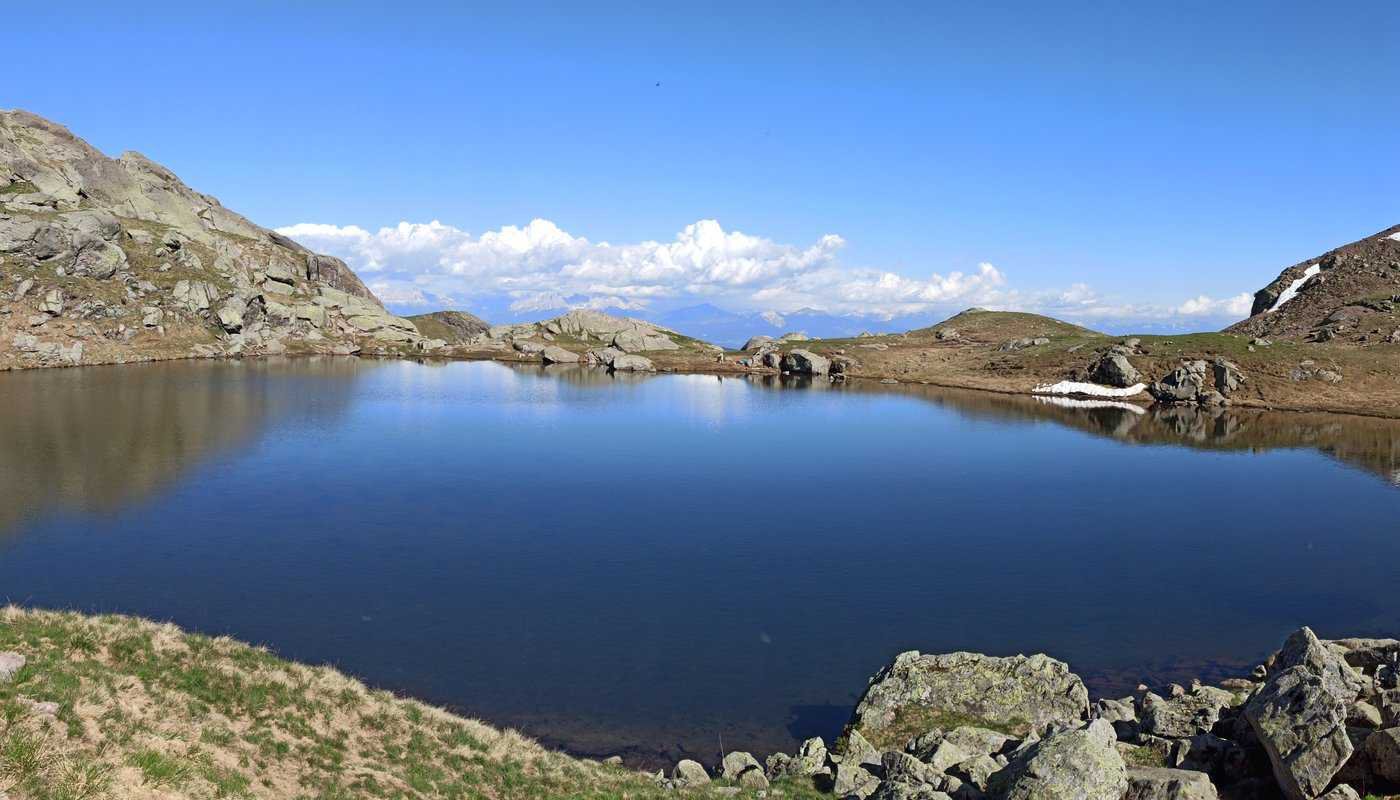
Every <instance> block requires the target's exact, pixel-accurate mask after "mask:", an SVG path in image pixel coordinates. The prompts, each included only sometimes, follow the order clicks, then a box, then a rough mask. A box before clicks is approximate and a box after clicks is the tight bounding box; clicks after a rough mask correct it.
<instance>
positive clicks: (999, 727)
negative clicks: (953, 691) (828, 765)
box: [860, 705, 1030, 750]
mask: <svg viewBox="0 0 1400 800" xmlns="http://www.w3.org/2000/svg"><path fill="white" fill-rule="evenodd" d="M962 727H974V728H986V729H987V730H991V731H996V732H998V733H1004V734H1006V735H1008V736H1024V735H1026V733H1027V731H1029V729H1030V723H1029V722H1027V721H1026V720H1022V719H1012V720H1008V721H1006V722H994V721H992V720H987V719H983V718H981V717H977V716H973V715H971V714H959V713H956V712H951V711H945V710H943V709H933V708H925V707H922V706H915V705H906V706H901V707H900V708H899V710H897V711H896V712H895V715H894V720H893V721H891V722H890V724H889V725H886V726H885V727H883V728H880V729H879V730H876V731H871V730H869V729H866V728H861V729H860V733H861V735H862V736H864V737H865V738H866V741H868V742H870V743H871V744H872V745H874V746H875V747H876V748H877V749H879V750H901V749H903V748H904V745H905V744H906V743H908V742H909V740H910V739H913V738H915V737H917V736H922V735H923V734H925V733H928V732H929V731H931V730H933V729H935V728H939V729H941V730H944V731H950V730H952V729H954V728H962Z"/></svg>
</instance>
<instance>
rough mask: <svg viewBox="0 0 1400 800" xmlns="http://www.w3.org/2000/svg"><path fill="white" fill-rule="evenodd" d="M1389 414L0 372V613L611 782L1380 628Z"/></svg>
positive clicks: (1394, 617)
mask: <svg viewBox="0 0 1400 800" xmlns="http://www.w3.org/2000/svg"><path fill="white" fill-rule="evenodd" d="M1398 471H1400V424H1397V423H1394V422H1387V421H1382V420H1368V419H1362V418H1348V417H1334V416H1328V415H1320V414H1313V415H1297V414H1281V413H1263V412H1256V413H1245V412H1232V413H1224V414H1222V413H1216V414H1205V413H1201V412H1197V411H1195V410H1168V411H1165V412H1148V413H1141V412H1139V411H1134V410H1131V409H1124V408H1099V409H1079V408H1066V407H1061V406H1057V405H1051V404H1047V403H1043V402H1039V401H1036V400H1034V399H1030V398H1015V397H1007V396H998V395H990V394H978V393H971V392H957V391H947V390H936V389H929V388H926V387H917V388H916V387H906V386H882V385H878V384H876V385H864V384H862V385H853V386H847V387H828V386H825V385H811V384H806V383H800V382H784V381H779V380H777V379H769V380H746V379H725V380H720V379H718V378H715V377H713V376H637V377H622V376H617V377H610V376H608V375H607V374H605V373H602V372H599V371H595V370H587V369H580V368H572V367H571V368H564V369H558V370H556V369H553V368H551V369H542V368H539V367H511V366H506V365H502V364H494V363H453V364H441V365H430V364H416V363H409V362H372V361H359V360H355V359H326V360H296V361H280V362H278V361H249V362H246V363H184V364H167V365H150V366H125V367H112V368H86V369H79V370H61V371H43V372H29V373H14V374H0V599H8V600H9V601H12V602H18V603H23V604H29V605H35V606H45V607H60V608H75V609H82V610H87V611H118V612H125V613H132V614H139V615H144V616H148V617H154V618H157V619H168V620H173V621H175V622H177V623H179V624H181V625H184V626H187V627H189V628H192V629H197V630H200V631H204V632H208V633H214V634H225V633H226V634H231V635H233V636H236V637H239V638H241V639H245V640H249V641H253V642H259V643H265V644H267V645H269V646H270V647H272V648H273V649H274V650H276V651H277V652H278V653H280V654H282V655H284V656H287V657H289V658H295V659H301V660H305V661H310V662H318V663H329V664H334V665H336V666H338V667H340V668H342V669H344V670H346V671H348V672H351V673H353V674H355V675H357V676H359V677H361V678H363V679H365V680H366V681H367V682H369V683H371V684H373V685H376V686H380V687H384V688H389V689H393V690H396V691H400V692H405V693H410V694H413V695H416V696H419V697H422V698H424V699H427V700H429V701H432V702H435V703H439V704H443V705H447V706H450V707H452V708H454V709H456V710H459V711H461V712H464V713H467V714H470V715H474V716H477V717H480V718H483V719H486V720H488V721H491V722H493V723H497V724H500V725H507V726H514V727H518V728H521V729H523V730H525V731H527V732H529V733H531V734H533V735H535V736H537V737H539V738H541V739H543V740H544V741H545V742H547V743H548V744H551V745H553V746H557V747H563V748H567V749H570V750H572V751H574V752H578V753H584V754H600V755H601V754H610V753H624V754H627V755H629V756H630V757H632V758H633V759H634V762H635V763H639V764H640V763H648V762H652V763H655V762H659V761H661V760H669V759H674V758H676V757H679V756H680V755H681V754H691V755H697V756H700V757H702V758H705V759H707V760H708V759H710V758H712V757H713V755H714V752H715V750H716V749H717V748H718V746H719V745H718V742H719V739H720V737H723V741H724V745H725V747H726V748H730V749H733V748H745V749H752V750H754V751H756V752H757V751H761V752H768V751H771V750H773V749H775V748H780V747H782V748H791V747H792V744H793V742H794V741H795V740H796V739H798V738H800V737H803V736H808V735H813V734H821V735H826V736H828V737H830V736H831V735H833V734H834V733H835V732H836V731H837V730H838V729H839V727H840V725H841V723H842V722H843V721H844V719H845V717H846V715H847V714H848V713H849V710H850V707H851V706H852V704H853V703H854V701H855V700H856V698H857V696H858V695H859V693H860V691H861V690H862V689H863V687H864V685H865V681H866V679H867V678H868V677H869V676H870V674H871V673H873V672H874V671H875V670H876V669H878V668H879V667H880V666H881V665H882V664H883V663H885V662H886V661H887V660H888V659H889V658H890V657H891V656H893V655H894V654H895V653H897V652H899V651H901V650H905V649H911V648H913V649H921V650H925V651H940V650H954V649H969V650H979V651H984V652H990V653H997V654H1009V653H1015V652H1033V651H1039V650H1043V651H1045V652H1049V653H1051V654H1052V655H1055V656H1057V657H1059V658H1063V659H1065V660H1067V661H1069V662H1070V664H1071V666H1072V667H1073V668H1074V669H1075V670H1076V671H1078V672H1079V673H1080V674H1081V675H1083V676H1084V677H1085V678H1086V680H1088V681H1089V682H1090V683H1091V688H1092V689H1093V690H1096V691H1102V692H1114V691H1122V690H1123V689H1125V688H1127V687H1131V686H1132V685H1134V684H1136V683H1137V682H1138V681H1139V680H1146V681H1148V682H1149V683H1160V682H1164V681H1167V680H1172V679H1184V678H1189V677H1191V676H1194V675H1201V676H1203V677H1212V676H1218V675H1222V674H1225V673H1233V672H1234V671H1235V670H1240V669H1247V668H1248V667H1249V666H1250V665H1251V664H1252V663H1254V660H1256V659H1258V658H1259V657H1260V656H1261V655H1263V654H1264V653H1266V652H1267V651H1268V650H1269V649H1270V648H1271V647H1274V646H1276V645H1277V643H1278V642H1279V641H1281V639H1282V637H1283V636H1284V635H1285V634H1286V633H1287V632H1288V631H1290V630H1291V629H1293V628H1295V627H1297V626H1298V625H1300V624H1304V623H1306V624H1311V625H1313V626H1314V627H1315V628H1317V629H1318V630H1319V631H1320V632H1321V633H1322V634H1323V635H1341V634H1356V635H1365V634H1392V635H1393V634H1396V633H1400V606H1398V605H1397V604H1396V603H1395V602H1394V598H1395V592H1396V588H1397V586H1400V535H1397V534H1400V489H1397V488H1396V484H1397V482H1400V472H1398Z"/></svg>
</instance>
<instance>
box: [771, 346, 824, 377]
mask: <svg viewBox="0 0 1400 800" xmlns="http://www.w3.org/2000/svg"><path fill="white" fill-rule="evenodd" d="M780 363H781V365H782V370H783V371H784V372H791V373H793V374H794V375H826V374H827V373H828V372H830V371H831V362H830V361H829V360H828V359H826V358H823V357H822V356H819V355H817V354H816V353H813V352H812V351H811V350H792V351H790V352H788V354H787V355H785V356H783V357H782V360H781V362H780Z"/></svg>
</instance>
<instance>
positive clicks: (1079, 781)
mask: <svg viewBox="0 0 1400 800" xmlns="http://www.w3.org/2000/svg"><path fill="white" fill-rule="evenodd" d="M1116 742H1117V738H1116V736H1115V735H1114V733H1113V726H1112V725H1110V724H1109V723H1107V722H1105V721H1103V720H1094V721H1093V722H1091V723H1089V724H1088V725H1085V726H1083V727H1081V728H1075V729H1071V730H1062V731H1059V732H1056V733H1053V734H1051V735H1050V736H1048V737H1046V738H1045V739H1042V740H1041V741H1039V742H1036V743H1034V744H1031V745H1030V746H1028V747H1026V748H1025V749H1024V751H1022V752H1021V753H1020V754H1019V755H1018V756H1017V757H1016V758H1015V759H1013V760H1012V762H1011V763H1010V764H1009V765H1007V767H1006V768H1005V769H1004V770H1002V771H1001V772H998V773H996V774H995V775H993V776H992V778H991V785H990V789H991V791H992V793H993V794H994V795H995V796H996V797H999V798H1004V800H1121V798H1122V797H1123V795H1124V793H1125V792H1126V791H1127V790H1128V777H1127V767H1126V765H1124V763H1123V757H1122V756H1120V755H1119V754H1118V749H1117V747H1115V744H1116Z"/></svg>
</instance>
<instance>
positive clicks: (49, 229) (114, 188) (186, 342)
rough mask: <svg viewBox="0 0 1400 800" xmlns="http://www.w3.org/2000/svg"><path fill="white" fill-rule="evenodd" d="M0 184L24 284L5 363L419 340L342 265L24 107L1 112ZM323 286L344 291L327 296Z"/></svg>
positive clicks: (0, 341) (2, 237)
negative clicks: (32, 323)
mask: <svg viewBox="0 0 1400 800" xmlns="http://www.w3.org/2000/svg"><path fill="white" fill-rule="evenodd" d="M0 182H2V183H3V188H4V189H5V190H4V191H0V263H3V264H4V279H5V282H6V284H9V282H10V281H11V280H13V281H14V283H15V284H17V285H18V287H19V289H21V290H22V291H19V290H17V291H16V292H15V293H14V295H13V298H12V300H13V302H14V303H16V304H17V307H13V308H11V309H10V311H11V313H10V314H9V315H0V368H16V367H19V368H23V367H36V366H60V365H67V364H70V363H111V362H125V361H130V360H146V359H148V358H174V357H188V356H191V355H193V356H199V357H212V356H219V355H256V354H264V353H277V352H287V351H289V348H296V349H297V350H298V351H299V352H309V353H311V352H321V353H341V352H356V351H360V350H364V349H368V350H370V351H373V352H390V351H386V350H385V348H388V347H397V346H402V347H404V348H406V349H412V348H413V347H415V346H416V345H417V344H418V343H419V340H420V339H421V337H419V336H418V334H417V332H416V330H415V329H414V328H413V326H412V325H411V324H407V323H404V322H403V321H402V320H399V319H398V318H397V317H395V316H394V315H392V314H389V313H388V312H387V311H385V309H384V307H383V306H382V305H381V304H380V303H379V301H378V300H377V299H375V297H374V295H373V294H371V293H370V291H369V290H368V289H367V288H366V287H365V286H364V284H363V283H361V282H360V280H359V279H358V278H356V277H355V275H354V273H353V272H351V271H350V270H349V268H347V267H346V266H345V265H344V263H343V262H340V261H339V260H337V259H335V258H332V257H330V256H321V255H317V254H314V253H310V252H308V251H307V250H306V248H304V247H301V246H300V245H298V244H296V243H295V242H293V241H292V240H290V239H288V238H286V237H285V236H282V235H281V234H278V233H275V232H273V231H269V230H266V229H263V228H260V227H258V226H257V225H255V224H253V223H251V222H249V221H248V220H247V219H245V218H243V217H241V216H239V215H238V214H235V213H233V212H231V211H229V210H227V209H225V208H223V206H222V205H220V204H219V201H218V200H217V199H215V198H213V197H210V196H208V195H205V194H201V193H199V192H196V191H194V190H193V189H190V188H189V187H187V186H185V185H184V184H183V183H181V182H180V180H179V179H178V178H177V177H175V175H174V174H173V173H171V172H170V171H169V170H167V169H165V168H163V167H161V166H160V165H158V164H155V163H153V162H151V161H150V160H149V159H146V158H145V157H143V156H141V155H139V154H136V153H126V154H124V155H123V156H122V157H121V158H117V159H112V158H108V157H106V156H105V155H103V154H102V153H100V152H98V151H97V150H96V149H94V148H93V147H91V146H90V145H88V144H87V143H86V142H84V141H83V140H81V139H79V138H78V137H76V136H74V135H73V134H72V133H71V132H69V131H68V130H66V129H65V128H63V127H62V126H60V125H56V124H54V123H52V122H49V121H48V120H44V119H42V118H40V117H37V116H35V115H33V114H29V113H26V112H22V111H11V112H0ZM55 279H58V280H59V281H60V282H61V287H62V288H61V289H59V288H56V287H54V286H53V282H54V280H55ZM35 287H38V288H39V291H38V292H32V290H33V289H34V288H35ZM10 288H11V287H10V286H9V285H7V286H5V287H4V293H5V294H7V295H8V294H9V293H10V291H9V290H10ZM323 292H335V293H337V294H338V295H339V296H340V297H341V298H345V299H343V300H341V301H336V302H333V303H325V304H322V303H320V302H319V301H321V300H322V298H323V297H324V295H323ZM37 314H45V315H48V316H49V317H50V318H51V320H50V321H49V322H48V323H47V324H46V325H45V329H44V331H43V334H42V337H41V338H40V341H39V342H38V344H37V345H36V346H35V347H33V348H27V349H26V348H21V347H18V346H16V347H6V346H5V343H7V342H14V341H15V338H14V336H13V335H12V334H14V333H15V332H16V331H15V328H17V327H18V326H20V325H27V324H28V320H29V319H31V318H32V317H33V316H35V315H37ZM236 317H237V318H236ZM7 334H11V335H7ZM19 341H20V342H21V343H23V342H25V341H27V340H19ZM60 351H61V355H60Z"/></svg>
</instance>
